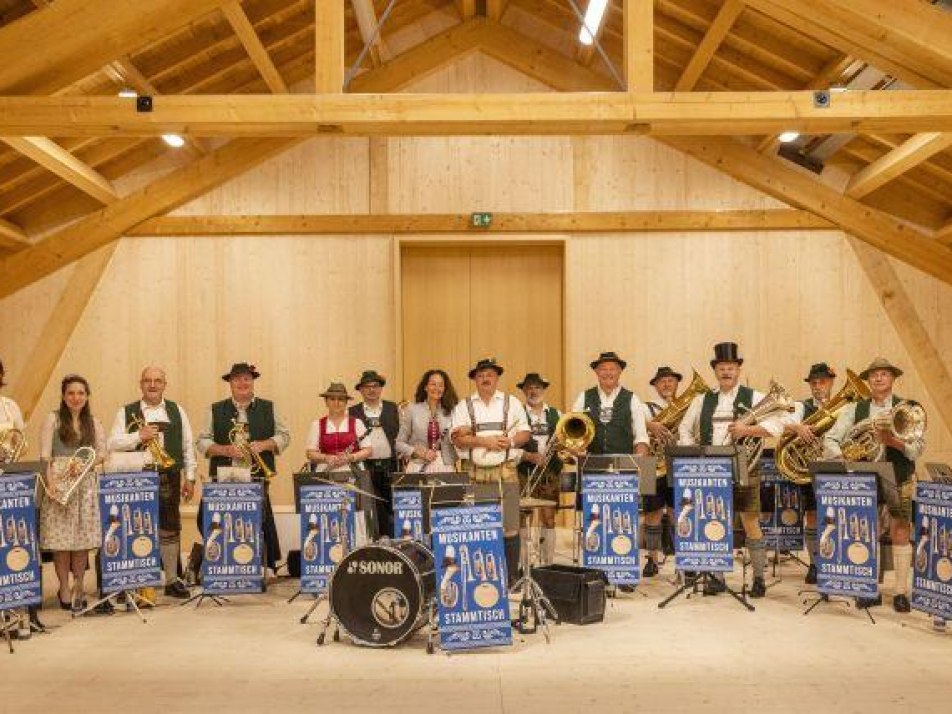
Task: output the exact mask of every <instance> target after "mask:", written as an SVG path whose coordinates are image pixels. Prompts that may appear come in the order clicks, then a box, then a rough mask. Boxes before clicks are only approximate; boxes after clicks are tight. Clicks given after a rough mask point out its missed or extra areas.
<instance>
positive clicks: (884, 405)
mask: <svg viewBox="0 0 952 714" xmlns="http://www.w3.org/2000/svg"><path fill="white" fill-rule="evenodd" d="M859 376H860V378H861V379H865V380H866V382H867V383H868V384H869V391H870V394H871V397H872V398H871V399H862V400H860V401H858V402H856V403H855V404H849V405H847V406H846V407H844V408H843V411H841V412H840V414H839V416H838V417H837V419H836V424H834V425H833V428H832V429H830V430H829V431H828V432H827V433H826V438H825V440H824V444H825V446H826V450H827V453H828V454H829V455H831V456H832V457H834V458H842V455H843V452H842V449H841V444H842V442H843V441H844V439H845V438H846V436H847V434H849V431H850V429H852V428H853V426H854V425H855V424H858V423H859V422H861V421H863V420H865V419H868V418H870V417H877V416H880V415H884V414H887V413H889V412H890V411H891V410H892V408H893V407H895V406H896V405H897V404H899V402H901V401H906V400H903V399H902V398H901V397H897V396H896V395H895V394H894V393H893V385H894V383H895V381H896V380H897V379H898V378H899V377H901V376H902V370H901V369H899V368H898V367H896V366H895V365H893V364H892V363H890V362H889V360H887V359H885V358H883V357H878V358H876V359H874V360H873V361H872V363H870V365H869V367H867V368H866V369H865V370H863V371H862V372H860V375H859ZM912 403H913V404H914V403H915V402H912ZM875 437H876V439H877V440H878V441H879V442H880V443H881V444H883V445H884V446H885V447H886V449H885V453H884V459H885V460H886V461H888V462H889V463H891V464H892V465H893V470H894V471H895V473H896V486H897V487H898V488H899V504H898V507H896V506H892V505H891V506H890V510H889V515H890V516H891V518H890V526H889V533H890V535H891V537H892V552H893V568H894V570H895V573H896V586H895V588H896V594H895V596H894V597H893V609H895V610H896V612H909V610H910V605H909V596H908V593H909V579H910V568H911V565H912V546H911V545H910V536H911V535H912V496H913V492H914V490H915V480H914V478H913V475H914V474H915V471H916V460H917V459H918V458H919V457H920V456H922V452H923V451H924V450H925V446H926V443H925V439H924V438H921V437H914V438H910V440H909V441H900V440H899V439H897V438H896V437H895V436H894V435H893V434H892V433H891V432H889V431H887V430H879V431H876V432H875ZM877 483H879V485H880V488H881V487H882V484H881V483H880V482H879V481H878V480H877ZM882 500H883V498H882V494H881V498H880V502H882ZM879 604H882V595H880V596H878V597H877V598H875V600H863V601H861V602H860V603H859V605H860V607H869V606H871V605H879Z"/></svg>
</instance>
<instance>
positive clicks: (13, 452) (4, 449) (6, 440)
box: [0, 427, 27, 464]
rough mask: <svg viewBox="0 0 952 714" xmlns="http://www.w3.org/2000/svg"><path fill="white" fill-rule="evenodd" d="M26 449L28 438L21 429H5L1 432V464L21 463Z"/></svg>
mask: <svg viewBox="0 0 952 714" xmlns="http://www.w3.org/2000/svg"><path fill="white" fill-rule="evenodd" d="M26 447H27V441H26V437H25V436H24V435H23V432H22V431H21V430H20V429H16V428H13V427H11V428H9V429H3V430H2V431H0V464H10V463H13V462H14V461H19V460H20V457H21V456H23V452H24V451H26Z"/></svg>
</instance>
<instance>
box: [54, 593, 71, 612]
mask: <svg viewBox="0 0 952 714" xmlns="http://www.w3.org/2000/svg"><path fill="white" fill-rule="evenodd" d="M56 598H57V599H59V595H57V596H56ZM59 604H60V610H72V609H73V603H71V602H69V601H68V600H67V601H63V600H60V601H59Z"/></svg>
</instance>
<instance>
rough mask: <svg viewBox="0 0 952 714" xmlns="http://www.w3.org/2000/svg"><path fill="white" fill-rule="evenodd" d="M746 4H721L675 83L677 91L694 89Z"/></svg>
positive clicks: (731, 0)
mask: <svg viewBox="0 0 952 714" xmlns="http://www.w3.org/2000/svg"><path fill="white" fill-rule="evenodd" d="M744 6H745V4H744V0H727V1H726V2H725V3H724V4H723V5H721V9H720V10H718V12H717V15H716V16H715V17H714V21H713V22H712V23H711V26H710V28H708V31H707V32H706V33H705V35H704V39H703V40H701V44H699V45H698V46H697V50H695V52H694V55H692V57H691V61H690V62H688V65H687V67H685V68H684V72H682V73H681V76H680V77H679V78H678V83H677V85H675V90H676V91H678V92H688V91H690V90H692V89H694V85H695V84H697V81H698V79H699V78H700V77H701V75H702V74H703V73H704V70H705V69H706V68H707V66H708V64H709V63H710V61H711V58H712V57H713V56H714V53H715V52H717V48H718V47H720V46H721V43H722V42H723V41H724V38H725V37H727V33H728V32H730V30H731V27H733V26H734V23H735V22H736V21H737V18H738V17H740V14H741V13H742V12H743V11H744Z"/></svg>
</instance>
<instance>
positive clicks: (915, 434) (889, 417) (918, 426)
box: [840, 400, 928, 461]
mask: <svg viewBox="0 0 952 714" xmlns="http://www.w3.org/2000/svg"><path fill="white" fill-rule="evenodd" d="M927 426H928V418H927V416H926V410H925V409H923V408H922V407H921V406H920V405H919V404H916V403H915V402H910V401H908V400H904V401H901V402H899V404H897V405H896V406H894V407H893V408H892V409H890V410H889V411H888V412H885V413H883V414H877V415H876V416H871V417H869V418H867V419H863V420H862V421H861V422H859V423H857V424H855V425H854V426H853V428H852V429H850V430H849V432H848V433H847V434H846V438H844V439H843V442H842V443H841V444H840V450H841V451H842V452H843V458H844V459H845V460H847V461H881V460H882V458H883V456H884V455H885V453H886V445H885V444H883V443H882V442H881V441H880V440H879V439H878V438H876V432H878V431H886V432H889V433H890V434H892V435H893V436H894V437H895V438H897V439H899V441H902V442H906V443H909V442H912V441H914V440H916V439H921V438H922V437H923V435H924V434H925V433H926V427H927Z"/></svg>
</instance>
